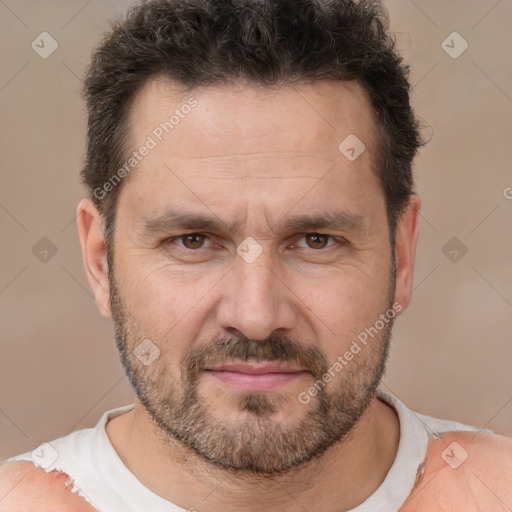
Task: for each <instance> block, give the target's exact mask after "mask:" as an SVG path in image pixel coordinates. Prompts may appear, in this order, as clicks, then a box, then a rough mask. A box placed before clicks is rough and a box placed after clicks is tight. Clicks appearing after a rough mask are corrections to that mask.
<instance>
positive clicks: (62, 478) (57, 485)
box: [0, 461, 95, 512]
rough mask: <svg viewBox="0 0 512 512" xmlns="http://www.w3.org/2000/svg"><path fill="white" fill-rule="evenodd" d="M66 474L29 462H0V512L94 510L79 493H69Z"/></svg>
mask: <svg viewBox="0 0 512 512" xmlns="http://www.w3.org/2000/svg"><path fill="white" fill-rule="evenodd" d="M68 481H69V477H68V475H66V474H65V473H61V472H59V471H50V472H46V471H45V470H44V469H42V468H38V467H36V466H35V465H34V464H33V463H31V462H29V461H12V462H7V463H4V464H2V465H0V510H1V511H2V512H14V511H16V512H25V511H26V512H28V511H38V512H50V511H51V512H64V511H69V510H73V511H74V512H94V511H95V509H94V508H93V507H92V506H91V505H90V504H89V503H88V502H87V501H86V500H85V499H84V498H82V497H81V496H79V495H78V493H72V492H71V489H72V487H73V486H72V485H69V482H68Z"/></svg>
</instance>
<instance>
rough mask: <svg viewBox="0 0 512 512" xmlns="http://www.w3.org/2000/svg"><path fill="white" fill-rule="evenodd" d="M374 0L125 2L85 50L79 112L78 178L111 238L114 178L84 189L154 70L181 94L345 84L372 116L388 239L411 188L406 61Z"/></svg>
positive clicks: (110, 156) (118, 152)
mask: <svg viewBox="0 0 512 512" xmlns="http://www.w3.org/2000/svg"><path fill="white" fill-rule="evenodd" d="M387 29H388V17H387V13H386V11H385V8H384V7H383V6H382V4H381V2H378V1H375V0H359V1H358V0H222V1H216V0H153V1H148V2H146V3H143V4H140V5H137V6H135V7H132V8H131V9H130V10H129V11H128V13H127V15H126V17H125V18H124V19H123V20H122V21H119V22H114V23H113V24H112V29H111V31H110V33H109V34H108V35H107V37H106V38H105V39H104V40H103V41H102V43H101V45H100V46H99V47H98V48H97V49H96V50H95V52H94V53H93V57H92V62H91V65H90V67H89V69H88V72H87V76H86V79H85V85H84V96H85V98H86V101H87V110H88V115H89V119H88V134H87V153H86V162H85V166H84V168H83V170H82V172H81V175H82V180H83V182H84V184H85V185H86V187H87V188H88V191H89V193H90V196H91V199H92V200H93V201H94V202H95V204H96V206H97V207H98V209H99V211H100V212H101V214H102V216H103V218H104V220H105V225H106V241H107V244H109V243H110V242H112V241H113V240H112V238H111V237H112V233H113V229H114V226H115V217H116V204H117V198H118V195H119V192H120V190H121V186H122V183H120V184H119V186H116V187H113V189H112V190H111V191H110V192H109V193H108V194H105V195H102V197H98V194H97V193H95V191H97V190H99V189H102V187H103V186H104V184H105V183H106V182H108V180H109V179H111V178H112V176H114V174H115V173H116V171H118V169H119V168H120V167H121V166H123V163H124V162H126V155H127V153H128V148H127V147H126V146H127V124H128V123H127V120H128V115H129V110H130V105H131V103H132V101H133V99H134V96H135V95H136V93H137V92H138V91H139V90H140V89H141V88H142V86H143V85H144V84H145V83H146V82H147V81H148V80H149V79H150V78H153V77H157V76H165V77H168V78H170V79H171V80H172V81H174V82H177V83H179V84H182V85H183V86H184V87H185V88H188V89H190V90H192V89H193V88H195V87H199V86H205V85H206V86H207V85H219V84H223V83H227V82H230V81H233V80H237V79H240V80H242V79H243V80H248V81H249V82H252V83H255V84H259V85H264V86H265V85H266V86H271V85H279V84H293V83H299V82H300V81H308V82H309V81H311V80H343V81H347V80H356V81H357V82H358V83H359V84H360V85H362V86H363V88H364V89H365V91H366V92H367V94H368V95H369V98H370V101H371V104H372V107H373V109H374V113H375V119H376V120H377V133H378V140H377V141H376V143H377V148H378V151H377V154H376V155H375V156H374V162H373V165H374V169H375V172H376V174H377V176H378V177H379V180H380V183H381V185H382V189H383V192H384V195H385V199H386V208H387V216H388V223H389V226H390V234H391V240H392V245H394V237H395V230H396V223H397V221H398V219H399V218H400V215H401V214H402V212H403V211H404V209H405V207H406V205H407V202H408V199H409V197H410V195H411V194H412V193H413V192H414V190H413V189H414V182H413V176H412V161H413V158H414V156H415V154H416V151H417V149H418V147H419V146H420V145H421V141H420V135H419V130H418V122H417V120H416V119H415V116H414V113H413V111H412V109H411V106H410V103H409V87H410V86H409V83H408V79H407V78H408V73H409V68H408V66H406V65H404V64H403V62H402V58H401V56H400V55H399V54H398V52H397V50H396V48H395V41H394V39H393V37H392V36H391V35H390V34H389V33H388V31H387Z"/></svg>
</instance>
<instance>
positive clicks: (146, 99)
mask: <svg viewBox="0 0 512 512" xmlns="http://www.w3.org/2000/svg"><path fill="white" fill-rule="evenodd" d="M375 132H376V130H375V122H374V116H373V111H372V109H371V106H370V102H369V100H368V97H367V95H366V93H365V91H364V90H363V89H362V87H361V86H360V85H359V84H357V83H355V82H339V81H338V82H334V81H320V82H315V83H310V84H301V85H293V86H292V85H287V86H281V87H277V86H276V87H270V88H269V87H262V86H256V85H254V84H247V83H243V82H237V83H233V84H225V85H222V86H209V87H200V88H195V89H193V90H189V91H186V92H185V91H184V90H183V88H181V89H180V87H179V86H177V85H176V84H173V83H172V82H170V81H168V80H164V79H155V80H151V81H149V82H148V83H147V84H146V85H145V86H144V88H143V89H142V90H141V91H140V92H139V94H138V95H137V96H136V97H135V100H134V102H133V105H132V108H131V111H130V116H129V140H128V145H129V147H130V150H131V151H135V152H137V151H138V148H142V147H143V146H144V145H148V141H149V140H151V150H150V151H146V152H145V153H146V155H145V156H144V157H143V158H140V161H139V162H137V165H136V168H135V171H134V172H132V173H131V174H130V176H129V180H127V183H125V184H124V185H123V190H122V192H121V198H120V202H121V199H122V197H123V196H128V197H127V199H126V200H127V201H129V204H130V208H131V209H133V210H134V211H137V209H138V208H139V207H140V209H141V210H143V209H146V210H147V209H148V208H150V207H151V209H152V212H153V213H154V214H157V213H158V212H162V211H165V209H167V207H168V206H169V204H168V203H169V201H172V200H176V201H177V202H178V203H179V202H180V201H181V203H182V204H183V203H184V202H186V203H187V204H189V203H190V201H193V202H195V203H197V205H199V206H201V207H203V206H204V204H205V203H208V204H210V205H213V204H216V205H217V207H219V208H222V209H223V211H228V210H229V208H231V209H232V210H233V212H232V213H233V214H235V212H236V211H237V210H236V205H235V204H234V202H233V201H234V199H233V198H239V199H241V198H244V200H245V203H246V205H249V204H250V205H251V208H253V209H255V208H256V209H259V212H260V213H264V214H265V215H266V214H267V213H268V212H269V209H270V205H271V204H274V205H275V204H278V203H279V202H282V203H286V202H287V199H286V197H287V196H289V198H288V199H289V202H290V204H291V203H292V202H293V201H295V202H296V201H297V198H298V195H300V194H301V193H302V191H303V190H306V189H308V188H311V189H313V188H314V189H316V190H315V192H317V193H318V194H317V196H316V197H317V198H316V199H315V195H314V194H312V193H310V194H309V195H308V197H307V198H306V201H307V200H308V199H309V200H311V201H317V202H318V197H320V196H321V195H322V194H323V195H324V196H325V195H329V194H330V195H331V196H332V198H333V199H334V195H335V192H336V191H341V192H342V193H343V195H344V196H345V197H348V195H351V196H352V199H353V200H354V205H348V206H355V203H357V202H359V203H361V201H363V200H364V199H365V198H368V196H369V193H368V189H367V188H365V187H367V186H368V185H369V186H372V187H373V188H375V187H376V186H377V187H378V184H377V181H376V177H375V175H374V173H373V172H372V171H371V166H372V159H373V155H374V152H375V143H374V140H375V136H374V135H375ZM354 136H355V137H357V139H358V140H359V141H360V142H361V143H362V144H364V146H365V148H366V149H365V151H364V152H363V153H362V154H361V156H360V157H358V158H357V159H356V160H354V161H351V160H350V159H348V158H347V156H346V154H343V153H342V152H341V151H340V144H342V143H343V142H344V141H345V140H347V138H348V140H351V141H352V140H353V139H351V138H350V137H354ZM352 145H353V144H352ZM356 149H358V148H357V147H356ZM283 180H286V182H285V181H283ZM285 183H286V184H285ZM362 183H365V184H366V185H365V186H361V184H362ZM284 184H285V185H284ZM180 191H181V192H180ZM185 196H187V198H185ZM257 199H258V200H257ZM200 203H203V204H202V205H201V204H200ZM265 203H266V204H265ZM126 204H128V203H126ZM305 204H306V203H305ZM352 209H353V210H355V208H352ZM240 213H241V211H240ZM271 216H272V215H270V217H271Z"/></svg>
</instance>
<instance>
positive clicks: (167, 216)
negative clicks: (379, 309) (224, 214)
mask: <svg viewBox="0 0 512 512" xmlns="http://www.w3.org/2000/svg"><path fill="white" fill-rule="evenodd" d="M366 221H367V219H366V218H365V217H363V216H362V215H360V214H358V213H354V212H350V211H324V212H319V213H314V214H309V215H308V214H300V215H296V216H291V217H288V216H287V215H285V216H284V219H282V220H280V221H278V222H277V223H276V224H274V225H271V227H270V229H271V230H272V232H274V233H280V232H286V231H301V230H319V229H330V230H334V231H349V232H365V231H366V229H367V227H368V225H367V222H366ZM139 226H140V228H141V231H142V234H144V235H155V234H158V233H167V232H169V231H176V230H191V231H198V232H199V231H211V232H217V233H218V232H227V233H230V234H233V233H234V232H235V231H236V229H237V227H238V225H237V224H235V225H233V226H228V225H227V224H226V223H225V222H223V221H222V220H221V219H219V217H217V216H215V214H212V216H209V215H205V214H202V213H198V212H187V211H184V210H183V209H182V208H180V209H179V210H178V209H170V210H167V211H166V212H165V213H164V214H162V215H160V216H159V217H156V218H154V219H143V220H142V221H141V223H140V225H139Z"/></svg>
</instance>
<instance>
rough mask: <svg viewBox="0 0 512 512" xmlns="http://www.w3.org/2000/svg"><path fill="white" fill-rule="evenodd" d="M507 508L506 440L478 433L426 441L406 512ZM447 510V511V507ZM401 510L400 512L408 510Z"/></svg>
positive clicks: (509, 451)
mask: <svg viewBox="0 0 512 512" xmlns="http://www.w3.org/2000/svg"><path fill="white" fill-rule="evenodd" d="M504 503H506V504H507V505H508V506H510V505H511V504H512V438H510V437H505V436H501V435H498V434H492V433H487V432H483V431H456V432H447V433H444V434H442V435H440V437H439V438H430V439H429V443H428V449H427V455H426V459H425V466H424V468H423V475H422V476H421V477H420V478H418V483H417V486H416V487H415V489H414V491H413V492H412V494H411V496H410V497H409V499H408V500H407V505H408V506H410V507H412V508H411V509H410V510H415V511H420V510H421V511H423V510H429V512H434V511H438V510H447V509H450V510H451V509H452V508H450V507H453V506H456V508H457V510H459V509H460V510H465V511H466V512H470V511H471V512H472V511H475V512H476V511H480V510H501V508H500V507H502V506H503V504H504ZM447 507H448V508H447ZM408 510H409V508H407V507H405V508H404V509H403V511H404V512H405V511H408Z"/></svg>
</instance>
